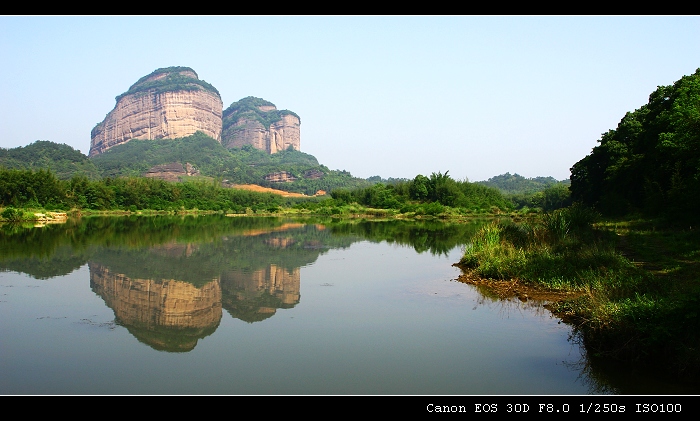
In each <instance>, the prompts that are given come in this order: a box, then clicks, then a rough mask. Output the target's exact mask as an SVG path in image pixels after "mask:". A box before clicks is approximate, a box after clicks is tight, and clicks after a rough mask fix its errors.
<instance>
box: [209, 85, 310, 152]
mask: <svg viewBox="0 0 700 421" xmlns="http://www.w3.org/2000/svg"><path fill="white" fill-rule="evenodd" d="M300 126H301V120H300V119H299V116H297V115H296V114H295V113H293V112H291V111H289V110H278V109H277V107H275V105H274V104H273V103H271V102H269V101H265V100H264V99H262V98H255V97H247V98H243V99H242V100H240V101H238V102H234V103H233V104H231V106H230V107H229V108H227V109H226V111H224V112H223V128H222V134H221V143H222V144H223V145H224V146H226V147H227V148H241V147H243V146H245V145H251V146H253V147H254V148H256V149H261V150H264V151H267V152H268V153H276V152H279V151H283V150H286V149H288V148H289V147H292V148H293V149H295V150H297V151H298V150H301V146H300V145H301V135H300Z"/></svg>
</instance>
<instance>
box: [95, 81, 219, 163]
mask: <svg viewBox="0 0 700 421" xmlns="http://www.w3.org/2000/svg"><path fill="white" fill-rule="evenodd" d="M222 110H223V103H222V102H221V97H220V95H219V93H218V92H217V91H216V89H214V88H213V87H212V86H211V85H209V84H207V83H206V82H204V81H200V80H199V79H198V77H197V74H196V73H195V72H194V71H193V70H192V69H189V68H182V67H173V68H166V69H158V70H156V71H155V72H153V73H152V74H151V75H148V76H146V77H144V78H141V79H140V80H139V81H138V82H136V83H135V84H134V85H132V86H131V88H129V90H128V91H127V92H125V93H124V94H122V95H120V96H118V97H117V105H116V106H115V108H114V110H112V111H111V112H110V113H109V114H107V116H106V117H105V119H104V120H103V121H102V122H101V123H99V124H98V125H97V126H95V128H94V129H93V130H92V133H91V138H92V139H91V143H90V154H89V155H90V156H94V155H97V154H100V153H102V152H105V151H106V150H108V149H109V148H112V147H114V146H117V145H120V144H123V143H126V142H128V141H129V140H131V139H148V140H152V139H174V138H179V137H186V136H190V135H192V134H194V133H195V132H197V131H202V132H204V133H205V134H206V135H207V136H210V137H212V138H214V139H216V140H218V141H221V128H222Z"/></svg>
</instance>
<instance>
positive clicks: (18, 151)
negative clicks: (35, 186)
mask: <svg viewBox="0 0 700 421" xmlns="http://www.w3.org/2000/svg"><path fill="white" fill-rule="evenodd" d="M0 167H2V168H7V169H18V170H40V169H43V170H49V171H51V172H53V173H54V175H55V176H56V177H57V178H59V179H61V180H67V179H69V178H71V177H72V176H74V175H84V176H86V177H88V178H89V179H92V180H94V179H98V178H99V177H100V176H99V173H98V170H97V167H95V165H94V164H93V162H92V161H90V159H89V158H88V157H87V156H85V155H83V154H82V152H80V151H79V150H76V149H73V148H72V147H70V146H68V145H65V144H58V143H54V142H50V141H47V140H37V141H36V142H34V143H32V144H30V145H27V146H20V147H17V148H11V149H5V148H0Z"/></svg>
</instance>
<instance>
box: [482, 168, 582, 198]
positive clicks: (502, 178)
mask: <svg viewBox="0 0 700 421" xmlns="http://www.w3.org/2000/svg"><path fill="white" fill-rule="evenodd" d="M476 183H477V184H482V185H484V186H489V187H495V188H497V189H499V190H500V191H501V192H503V193H506V194H512V195H514V194H532V193H536V192H539V191H544V190H545V189H547V188H548V187H552V186H554V185H556V184H565V185H569V184H571V181H570V180H561V181H559V180H557V179H555V178H554V177H534V178H525V177H523V176H522V175H519V174H511V173H509V172H507V173H505V174H501V175H497V176H495V177H491V178H489V179H488V180H486V181H477V182H476Z"/></svg>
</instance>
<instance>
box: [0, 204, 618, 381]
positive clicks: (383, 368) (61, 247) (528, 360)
mask: <svg viewBox="0 0 700 421" xmlns="http://www.w3.org/2000/svg"><path fill="white" fill-rule="evenodd" d="M482 223H483V221H474V223H472V224H444V223H438V222H424V223H409V222H401V221H390V222H372V221H352V222H349V221H345V222H339V221H335V222H333V221H332V220H330V219H328V220H317V221H292V220H283V219H279V218H226V217H219V216H207V217H198V218H195V217H187V218H177V217H140V218H126V217H124V218H83V219H82V220H79V221H69V222H68V223H67V224H63V225H55V226H46V227H41V228H33V227H18V226H13V227H8V226H5V227H3V230H2V234H0V251H2V257H1V258H0V267H1V268H2V270H3V271H2V272H0V321H1V322H0V337H2V341H1V342H0V355H2V358H0V372H1V373H2V375H1V376H0V393H2V394H324V395H325V394H392V395H394V394H436V395H474V394H479V395H490V394H499V395H500V394H528V395H530V394H538V395H561V394H566V395H575V394H589V393H614V392H616V389H615V388H614V387H612V386H610V385H606V384H601V383H600V382H599V381H596V380H595V378H594V377H591V376H590V375H589V374H590V373H589V371H587V368H586V367H587V364H586V360H585V357H584V355H583V352H582V350H581V348H580V347H579V346H578V344H577V343H576V342H575V341H572V340H571V338H570V336H571V329H570V328H569V327H568V326H567V325H566V324H563V323H560V322H559V320H558V319H556V318H553V317H552V316H551V315H550V314H549V313H548V312H547V311H546V310H545V309H543V308H542V307H541V306H540V305H537V304H533V303H528V302H525V303H522V302H520V301H517V300H513V301H500V300H492V299H489V298H487V297H485V296H483V295H482V294H480V293H479V292H478V291H477V290H476V289H475V288H474V287H472V286H470V285H466V284H462V283H460V282H457V281H456V278H457V277H458V275H459V270H458V269H457V268H455V267H453V266H452V264H453V263H455V262H457V261H458V260H459V258H460V256H461V253H462V246H463V244H464V243H466V242H467V241H469V237H470V236H471V235H472V234H473V232H474V231H475V230H476V229H477V228H478V227H479V226H480V224H482Z"/></svg>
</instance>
